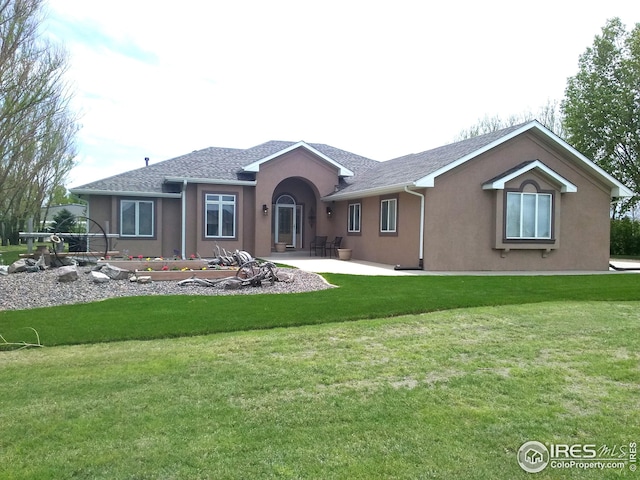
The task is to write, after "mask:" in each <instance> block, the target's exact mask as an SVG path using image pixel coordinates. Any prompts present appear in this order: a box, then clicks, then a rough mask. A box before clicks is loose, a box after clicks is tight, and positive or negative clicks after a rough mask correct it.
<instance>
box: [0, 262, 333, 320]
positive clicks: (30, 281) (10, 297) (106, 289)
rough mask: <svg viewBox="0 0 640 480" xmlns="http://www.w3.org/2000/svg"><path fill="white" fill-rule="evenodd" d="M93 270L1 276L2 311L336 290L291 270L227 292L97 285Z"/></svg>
mask: <svg viewBox="0 0 640 480" xmlns="http://www.w3.org/2000/svg"><path fill="white" fill-rule="evenodd" d="M90 270H91V269H90V268H83V267H78V280H77V281H75V282H70V283H60V282H58V277H57V274H56V271H55V269H47V270H44V271H40V272H35V273H13V274H10V275H0V311H1V310H25V309H30V308H39V307H51V306H54V305H70V304H77V303H90V302H95V301H100V300H106V299H108V298H117V297H134V296H142V295H144V296H147V295H210V296H217V295H255V294H260V293H262V294H286V293H301V292H311V291H316V290H325V289H327V288H332V286H331V285H330V284H328V283H327V282H326V281H325V280H324V278H322V277H321V276H320V275H317V274H315V273H310V272H305V271H303V270H297V269H288V268H287V269H280V270H283V271H285V272H286V273H287V275H289V276H291V277H292V280H293V281H291V282H276V283H275V284H274V285H273V286H272V285H270V284H269V283H266V284H265V285H263V286H262V287H242V288H240V289H237V290H226V289H224V288H222V287H221V286H216V287H202V286H195V285H188V286H181V285H178V282H177V281H162V282H153V283H149V284H139V283H135V282H130V281H128V280H111V281H109V282H108V283H102V284H97V283H94V282H93V281H91V279H90V278H89V275H88V274H89V272H90Z"/></svg>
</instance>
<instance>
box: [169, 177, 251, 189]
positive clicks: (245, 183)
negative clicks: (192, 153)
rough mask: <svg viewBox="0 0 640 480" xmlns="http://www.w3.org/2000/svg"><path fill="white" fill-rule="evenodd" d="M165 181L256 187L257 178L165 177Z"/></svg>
mask: <svg viewBox="0 0 640 480" xmlns="http://www.w3.org/2000/svg"><path fill="white" fill-rule="evenodd" d="M164 181H165V182H176V183H183V182H185V181H186V182H187V183H206V184H212V185H238V186H243V187H255V186H256V183H257V182H256V181H255V180H223V179H216V178H196V177H165V178H164Z"/></svg>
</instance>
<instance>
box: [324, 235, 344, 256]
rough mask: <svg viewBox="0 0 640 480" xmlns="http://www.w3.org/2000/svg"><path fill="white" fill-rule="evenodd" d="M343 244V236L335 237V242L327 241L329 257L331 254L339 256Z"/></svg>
mask: <svg viewBox="0 0 640 480" xmlns="http://www.w3.org/2000/svg"><path fill="white" fill-rule="evenodd" d="M341 244H342V237H336V238H334V239H333V242H327V250H329V258H331V255H333V254H335V256H336V258H337V257H338V249H339V248H340V245H341Z"/></svg>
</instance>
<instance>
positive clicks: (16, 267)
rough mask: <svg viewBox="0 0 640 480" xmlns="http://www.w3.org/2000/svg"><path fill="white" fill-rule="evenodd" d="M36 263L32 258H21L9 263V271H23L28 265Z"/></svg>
mask: <svg viewBox="0 0 640 480" xmlns="http://www.w3.org/2000/svg"><path fill="white" fill-rule="evenodd" d="M27 260H29V262H27ZM34 265H35V262H34V261H33V260H31V259H30V258H21V259H20V260H16V261H15V262H13V263H12V264H11V265H9V269H8V270H7V271H8V272H9V273H22V272H26V271H27V268H28V267H32V266H34Z"/></svg>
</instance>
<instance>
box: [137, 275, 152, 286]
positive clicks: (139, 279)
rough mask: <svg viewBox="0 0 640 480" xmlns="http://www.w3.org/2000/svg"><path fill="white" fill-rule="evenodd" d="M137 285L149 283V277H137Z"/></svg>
mask: <svg viewBox="0 0 640 480" xmlns="http://www.w3.org/2000/svg"><path fill="white" fill-rule="evenodd" d="M138 283H143V284H145V283H151V277H150V276H148V275H143V276H141V277H138Z"/></svg>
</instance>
